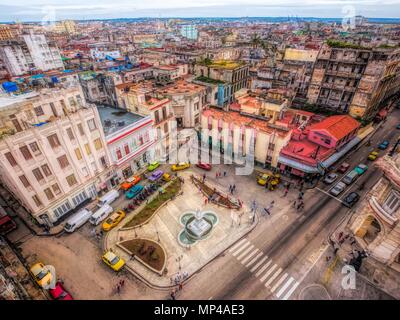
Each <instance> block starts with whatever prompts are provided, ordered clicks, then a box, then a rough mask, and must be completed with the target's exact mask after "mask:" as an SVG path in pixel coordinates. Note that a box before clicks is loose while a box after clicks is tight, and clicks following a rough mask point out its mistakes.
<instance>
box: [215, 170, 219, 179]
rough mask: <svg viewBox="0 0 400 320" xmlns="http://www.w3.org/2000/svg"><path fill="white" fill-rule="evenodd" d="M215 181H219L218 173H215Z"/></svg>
mask: <svg viewBox="0 0 400 320" xmlns="http://www.w3.org/2000/svg"><path fill="white" fill-rule="evenodd" d="M215 179H218V171H217V172H215Z"/></svg>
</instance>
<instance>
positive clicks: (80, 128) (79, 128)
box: [78, 123, 85, 136]
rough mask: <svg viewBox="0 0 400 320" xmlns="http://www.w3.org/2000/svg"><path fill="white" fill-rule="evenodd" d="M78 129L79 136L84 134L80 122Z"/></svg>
mask: <svg viewBox="0 0 400 320" xmlns="http://www.w3.org/2000/svg"><path fill="white" fill-rule="evenodd" d="M78 130H79V133H80V134H81V136H84V135H85V131H83V127H82V123H78Z"/></svg>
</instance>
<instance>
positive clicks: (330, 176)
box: [324, 173, 338, 184]
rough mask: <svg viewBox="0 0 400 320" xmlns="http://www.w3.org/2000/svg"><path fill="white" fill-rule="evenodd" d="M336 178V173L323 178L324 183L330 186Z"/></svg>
mask: <svg viewBox="0 0 400 320" xmlns="http://www.w3.org/2000/svg"><path fill="white" fill-rule="evenodd" d="M337 177H338V175H337V174H336V173H330V174H328V175H327V176H326V177H325V178H324V183H326V184H331V183H333V182H335V180H336V179H337Z"/></svg>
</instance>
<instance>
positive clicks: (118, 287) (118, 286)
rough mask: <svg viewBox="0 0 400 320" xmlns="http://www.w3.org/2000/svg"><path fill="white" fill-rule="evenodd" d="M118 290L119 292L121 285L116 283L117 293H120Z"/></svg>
mask: <svg viewBox="0 0 400 320" xmlns="http://www.w3.org/2000/svg"><path fill="white" fill-rule="evenodd" d="M120 292H121V287H120V285H119V284H117V293H118V294H120Z"/></svg>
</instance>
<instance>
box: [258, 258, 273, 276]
mask: <svg viewBox="0 0 400 320" xmlns="http://www.w3.org/2000/svg"><path fill="white" fill-rule="evenodd" d="M271 263H272V260H269V261H268V262H267V263H266V264H265V265H264V266H263V267H262V268H261V269H260V270H258V271H257V273H256V277H258V276H259V275H260V274H261V273H262V272H263V271H264V270H265V269H266V268H268V266H269V265H270V264H271Z"/></svg>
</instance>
